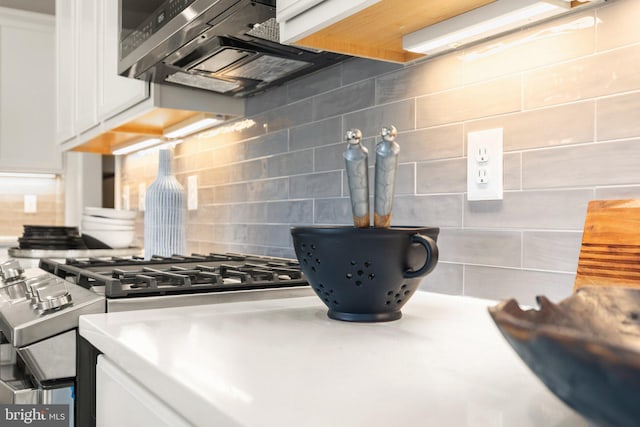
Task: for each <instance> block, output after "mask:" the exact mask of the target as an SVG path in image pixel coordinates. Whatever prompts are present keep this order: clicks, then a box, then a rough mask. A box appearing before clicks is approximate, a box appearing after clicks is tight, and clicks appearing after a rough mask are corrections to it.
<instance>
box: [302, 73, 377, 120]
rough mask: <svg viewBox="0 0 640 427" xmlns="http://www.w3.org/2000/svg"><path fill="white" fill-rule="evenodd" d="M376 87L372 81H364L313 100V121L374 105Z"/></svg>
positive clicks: (318, 96) (315, 97)
mask: <svg viewBox="0 0 640 427" xmlns="http://www.w3.org/2000/svg"><path fill="white" fill-rule="evenodd" d="M374 89H375V88H374V85H373V81H372V80H363V81H362V82H358V83H354V84H351V85H349V86H345V87H342V88H340V89H335V90H332V91H330V92H326V93H323V94H320V95H317V96H314V97H313V98H311V99H312V100H313V120H321V119H324V118H326V117H332V116H338V115H341V114H345V113H349V112H351V111H354V110H361V109H363V108H367V107H370V106H372V105H373V102H374Z"/></svg>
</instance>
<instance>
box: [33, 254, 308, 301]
mask: <svg viewBox="0 0 640 427" xmlns="http://www.w3.org/2000/svg"><path fill="white" fill-rule="evenodd" d="M40 268H41V269H43V270H46V271H48V272H50V273H53V274H55V275H56V276H58V277H61V278H63V279H65V280H68V281H70V282H73V283H76V284H77V285H80V286H82V287H84V288H87V289H92V290H93V291H95V292H98V293H102V294H104V296H105V297H107V298H127V297H153V296H164V295H180V294H196V293H214V292H227V291H244V290H258V289H273V288H286V287H298V286H308V282H307V281H306V279H305V278H304V276H303V274H302V272H301V270H300V266H299V264H298V262H297V261H296V260H291V259H285V258H274V257H266V256H258V255H244V254H216V253H212V254H208V255H201V254H193V255H189V256H177V255H175V256H172V257H159V256H154V257H152V258H151V259H149V260H145V259H143V258H140V257H131V258H123V257H110V258H68V259H67V260H66V261H65V262H64V263H61V262H58V261H54V260H52V259H42V260H40Z"/></svg>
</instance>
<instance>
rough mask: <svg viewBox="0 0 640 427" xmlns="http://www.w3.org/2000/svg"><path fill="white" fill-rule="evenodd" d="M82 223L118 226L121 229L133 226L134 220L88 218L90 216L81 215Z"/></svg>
mask: <svg viewBox="0 0 640 427" xmlns="http://www.w3.org/2000/svg"><path fill="white" fill-rule="evenodd" d="M82 221H83V222H86V223H87V224H92V225H101V224H108V225H120V226H123V227H133V225H134V224H135V220H133V219H113V218H102V217H99V216H90V215H82ZM94 228H100V227H94Z"/></svg>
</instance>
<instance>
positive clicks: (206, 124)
mask: <svg viewBox="0 0 640 427" xmlns="http://www.w3.org/2000/svg"><path fill="white" fill-rule="evenodd" d="M224 120H225V118H224V116H221V115H215V116H214V115H209V114H204V113H202V114H196V115H195V116H193V117H190V118H189V119H187V120H184V121H182V122H180V123H178V124H176V125H173V126H170V127H168V128H167V129H165V130H164V136H165V137H166V138H183V137H185V136H187V135H191V134H194V133H196V132H198V131H201V130H204V129H208V128H210V127H213V126H215V125H218V124H220V123H222V122H224Z"/></svg>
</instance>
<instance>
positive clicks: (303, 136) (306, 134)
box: [289, 117, 343, 151]
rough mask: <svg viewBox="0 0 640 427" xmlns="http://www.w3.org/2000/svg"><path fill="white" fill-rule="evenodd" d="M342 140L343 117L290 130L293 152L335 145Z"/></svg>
mask: <svg viewBox="0 0 640 427" xmlns="http://www.w3.org/2000/svg"><path fill="white" fill-rule="evenodd" d="M342 139H343V136H342V117H332V118H330V119H325V120H321V121H318V122H312V123H308V124H304V125H301V126H296V127H294V128H291V129H290V130H289V146H290V147H291V150H292V151H295V150H301V149H304V148H314V147H320V146H323V145H329V144H335V143H338V142H340V141H342Z"/></svg>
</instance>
